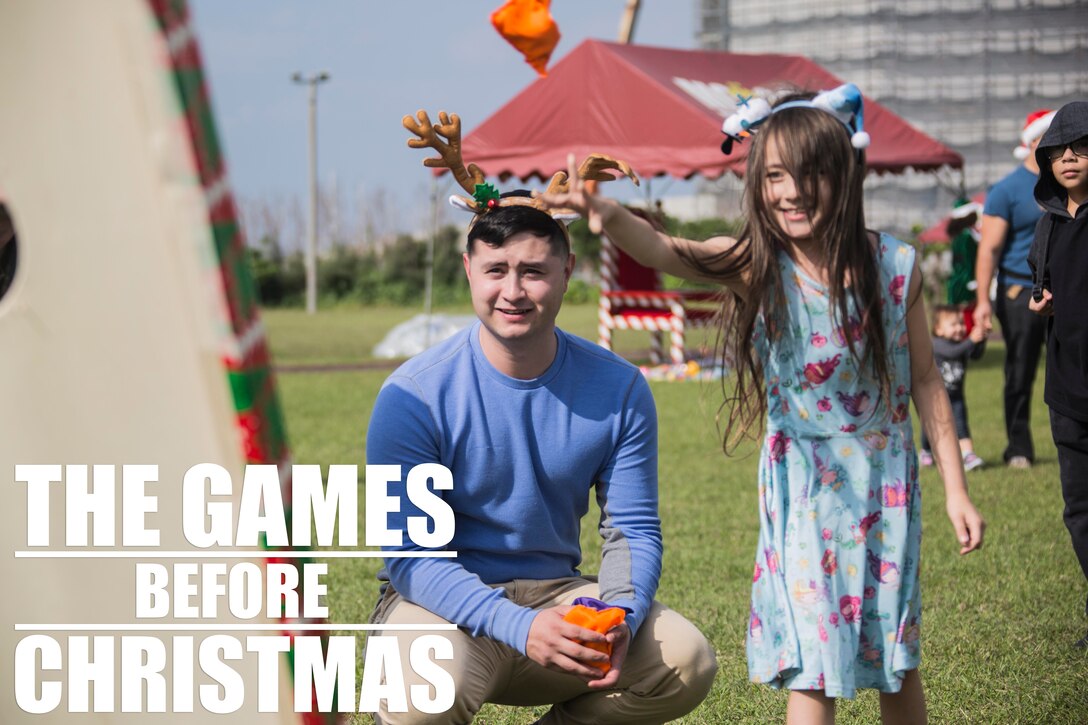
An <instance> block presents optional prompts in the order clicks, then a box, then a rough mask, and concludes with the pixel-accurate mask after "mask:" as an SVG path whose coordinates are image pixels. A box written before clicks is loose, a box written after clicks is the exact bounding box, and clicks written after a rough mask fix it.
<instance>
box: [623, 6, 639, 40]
mask: <svg viewBox="0 0 1088 725" xmlns="http://www.w3.org/2000/svg"><path fill="white" fill-rule="evenodd" d="M639 4H640V0H627V7H626V8H624V10H623V17H622V18H621V19H620V38H619V40H620V42H621V43H623V44H625V45H627V44H629V43H630V42H631V39H632V38H633V37H634V36H635V22H636V21H637V20H638V10H639Z"/></svg>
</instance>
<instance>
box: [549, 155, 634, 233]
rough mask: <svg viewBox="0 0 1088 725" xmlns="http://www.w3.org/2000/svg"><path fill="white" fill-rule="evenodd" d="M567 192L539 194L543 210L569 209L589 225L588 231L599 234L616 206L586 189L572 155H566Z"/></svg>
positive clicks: (611, 201)
mask: <svg viewBox="0 0 1088 725" xmlns="http://www.w3.org/2000/svg"><path fill="white" fill-rule="evenodd" d="M567 183H568V185H569V188H568V190H567V191H566V192H565V193H561V194H541V195H540V201H541V203H542V204H543V206H544V208H545V209H555V208H561V209H570V210H572V211H576V212H578V213H579V214H581V215H582V218H583V219H585V220H586V222H587V223H588V224H589V231H591V232H593V233H594V234H600V233H601V230H602V229H603V228H604V225H605V223H606V222H607V221H608V220H609V219H610V218H611V217H612V215H613V214H614V213H615V211H616V208H617V207H618V204H617V203H616V202H615V201H614V200H612V199H608V198H606V197H602V196H598V195H597V194H594V193H592V192H591V191H589V190H588V189H587V188H586V182H585V181H584V180H583V179H581V178H579V175H578V168H577V166H576V165H575V163H574V154H567Z"/></svg>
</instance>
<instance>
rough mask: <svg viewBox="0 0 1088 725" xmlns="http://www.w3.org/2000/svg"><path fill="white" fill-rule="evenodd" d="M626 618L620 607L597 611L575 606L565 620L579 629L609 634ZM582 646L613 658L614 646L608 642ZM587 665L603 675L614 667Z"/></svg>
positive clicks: (600, 663) (585, 643)
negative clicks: (583, 628)
mask: <svg viewBox="0 0 1088 725" xmlns="http://www.w3.org/2000/svg"><path fill="white" fill-rule="evenodd" d="M626 616H627V612H625V611H624V610H622V609H620V608H619V607H609V608H608V609H601V610H597V609H593V608H592V607H586V606H583V605H581V604H575V605H574V608H573V609H571V610H570V611H569V612H567V613H566V615H564V617H563V620H564V621H566V622H570V623H571V624H577V625H578V626H579V627H585V628H586V629H592V630H593V631H594V632H600V633H601V634H607V633H608V631H609V630H610V629H612V628H613V627H615V626H616V625H617V624H622V623H623V619H624V617H626ZM582 644H584V645H585V646H586V647H589V648H590V649H595V650H597V651H598V652H604V653H605V654H606V655H608V656H609V657H611V656H612V645H610V644H608V643H607V642H582ZM586 664H589V665H590V666H592V667H596V668H597V669H598V670H600V671H601V672H602V673H607V672H608V671H609V670H610V669H612V665H611V663H609V662H588V663H586Z"/></svg>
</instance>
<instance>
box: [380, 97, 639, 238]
mask: <svg viewBox="0 0 1088 725" xmlns="http://www.w3.org/2000/svg"><path fill="white" fill-rule="evenodd" d="M401 123H402V124H403V126H404V127H405V128H406V129H408V130H409V131H411V132H412V133H413V134H415V135H416V136H418V138H410V139H408V145H409V146H410V147H412V148H414V149H422V148H430V149H434V150H435V151H437V152H438V154H439V155H438V157H437V158H429V159H424V160H423V165H424V166H427V167H430V168H439V169H449V170H450V171H451V172H453V178H454V179H456V180H457V183H458V184H460V186H461V188H462V189H464V190H465V191H466V192H468V194H469V196H458V195H456V194H454V195H452V196H450V199H449V201H450V205H451V206H454V207H457V208H458V209H461V210H463V211H467V212H471V213H473V214H476V215H477V216H479V215H481V214H486V213H487V212H489V211H491V210H492V209H496V208H498V207H504V206H531V207H533V208H534V209H537V210H539V211H542V212H544V213H545V214H548V215H549V216H551V217H552V218H553V219H555V220H557V221H561V222H570V221H573V220H575V219H578V218H579V214H578V213H577V212H576V211H574V210H572V209H562V208H560V209H546V208H544V205H543V203H542V202H541V201H540V198H539V195H537V194H534V193H533V192H531V191H528V190H525V189H521V190H518V191H512V192H508V193H505V194H500V193H499V190H498V189H496V188H495V187H494V186H493V185H491V184H488V183H486V181H485V177H484V172H483V171H481V170H480V168H479V167H478V166H477V165H476V164H469V165H468V166H466V165H465V163H464V161H463V160H462V158H461V119H460V118H459V117H458V116H457V114H456V113H449V114H447V113H446V112H445V111H441V112H439V114H438V123H431V119H430V117H428V116H427V112H426V111H423V110H419V111H417V112H416V115H415V117H414V118H413V117H412V116H405V117H404V118H403V119H401ZM611 171H618V172H619V173H620V174H622V175H623V176H626V177H627V178H629V179H631V181H633V182H635V186H638V183H639V181H638V176H637V175H636V174H635V172H634V171H632V169H631V166H630V165H629V164H628V163H627V162H626V161H620V160H618V159H613V158H611V157H609V156H605V155H603V154H590V155H589V156H587V157H586V159H585V160H584V161H583V162H582V165H581V166H579V167H578V172H577V173H578V178H579V179H582V180H583V181H612V180H613V179H616V178H618V177H617V176H614V175H613V174H611V173H610V172H611ZM569 188H570V180H569V179H568V178H567V172H565V171H558V172H556V173H555V174H554V175H553V176H552V178H551V181H550V182H548V188H547V190H546V192H545V193H550V194H561V193H565V192H566V191H567V190H568V189H569Z"/></svg>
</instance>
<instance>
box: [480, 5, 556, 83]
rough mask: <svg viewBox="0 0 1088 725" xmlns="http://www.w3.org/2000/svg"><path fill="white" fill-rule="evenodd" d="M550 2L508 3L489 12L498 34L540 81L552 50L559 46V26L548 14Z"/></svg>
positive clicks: (545, 71) (545, 72) (544, 74)
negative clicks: (531, 68) (533, 69)
mask: <svg viewBox="0 0 1088 725" xmlns="http://www.w3.org/2000/svg"><path fill="white" fill-rule="evenodd" d="M550 4H551V0H508V2H507V3H506V4H505V5H503V6H502V7H501V8H499V9H498V10H496V11H495V12H493V13H491V24H492V25H494V26H495V30H497V31H499V35H501V36H502V37H504V38H506V41H507V42H508V43H510V45H512V46H514V47H515V48H517V50H518V51H520V52H521V54H522V55H524V56H525V62H526V63H528V64H529V65H531V66H532V67H533V68H535V69H536V72H537V73H539V74H540V76H541V77H542V78H543V77H544V76H546V75H548V71H547V70H545V69H546V68H547V67H548V60H549V59H550V58H551V57H552V51H553V50H555V46H556V45H558V44H559V26H558V25H556V24H555V20H553V19H552V14H551V13H550V12H549V11H548V6H549V5H550Z"/></svg>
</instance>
